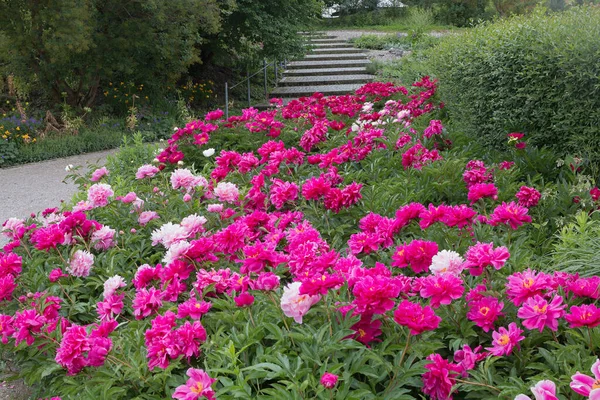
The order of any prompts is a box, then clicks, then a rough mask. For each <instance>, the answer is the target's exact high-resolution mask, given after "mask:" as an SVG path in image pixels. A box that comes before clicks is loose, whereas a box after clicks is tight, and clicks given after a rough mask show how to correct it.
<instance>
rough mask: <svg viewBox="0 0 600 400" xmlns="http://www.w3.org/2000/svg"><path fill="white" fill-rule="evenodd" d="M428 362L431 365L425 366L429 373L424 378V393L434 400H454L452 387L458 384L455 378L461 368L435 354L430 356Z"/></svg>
mask: <svg viewBox="0 0 600 400" xmlns="http://www.w3.org/2000/svg"><path fill="white" fill-rule="evenodd" d="M427 360H428V361H430V363H429V364H425V369H426V370H427V372H425V373H424V374H423V376H422V379H423V393H424V394H426V395H428V396H430V398H431V399H432V400H447V399H452V386H454V385H455V384H456V381H455V378H456V377H457V376H458V374H459V372H460V371H461V368H460V367H459V366H458V365H456V364H452V363H450V362H448V360H446V359H444V358H442V356H440V355H439V354H435V353H434V354H431V355H430V356H428V357H427Z"/></svg>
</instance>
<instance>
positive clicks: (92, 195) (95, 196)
mask: <svg viewBox="0 0 600 400" xmlns="http://www.w3.org/2000/svg"><path fill="white" fill-rule="evenodd" d="M114 194H115V192H113V190H112V188H111V187H110V185H108V184H106V183H96V184H95V185H92V186H90V188H89V189H88V201H89V202H90V204H91V205H92V207H94V208H96V207H104V206H106V205H107V204H108V201H109V197H112V196H113V195H114Z"/></svg>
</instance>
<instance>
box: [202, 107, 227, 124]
mask: <svg viewBox="0 0 600 400" xmlns="http://www.w3.org/2000/svg"><path fill="white" fill-rule="evenodd" d="M223 114H225V113H224V112H223V110H221V109H216V110H213V111H210V112H208V113H206V116H205V117H204V120H205V121H216V120H218V119H219V118H221V117H222V116H223Z"/></svg>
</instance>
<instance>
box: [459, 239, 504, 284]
mask: <svg viewBox="0 0 600 400" xmlns="http://www.w3.org/2000/svg"><path fill="white" fill-rule="evenodd" d="M509 257H510V253H509V252H508V249H507V248H506V247H504V246H500V247H496V248H495V249H494V244H493V243H481V242H477V244H476V245H474V246H471V247H469V249H468V250H467V252H466V253H465V258H466V259H467V261H466V262H465V265H464V267H465V268H469V272H470V273H471V275H473V276H479V275H481V274H482V273H483V269H484V268H485V267H487V266H492V267H494V268H495V269H497V270H499V269H500V268H502V267H503V266H504V264H505V263H506V260H508V258H509Z"/></svg>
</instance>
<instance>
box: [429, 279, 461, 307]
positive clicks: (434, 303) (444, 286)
mask: <svg viewBox="0 0 600 400" xmlns="http://www.w3.org/2000/svg"><path fill="white" fill-rule="evenodd" d="M464 291H465V288H464V286H463V280H462V279H461V278H459V277H457V276H454V275H451V274H444V275H433V276H427V277H425V278H423V279H422V280H421V290H420V293H421V297H423V298H425V299H427V298H429V297H431V307H433V308H438V307H439V306H440V305H441V304H444V305H448V304H450V303H451V302H452V300H456V299H459V298H461V297H462V295H463V293H464Z"/></svg>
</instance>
